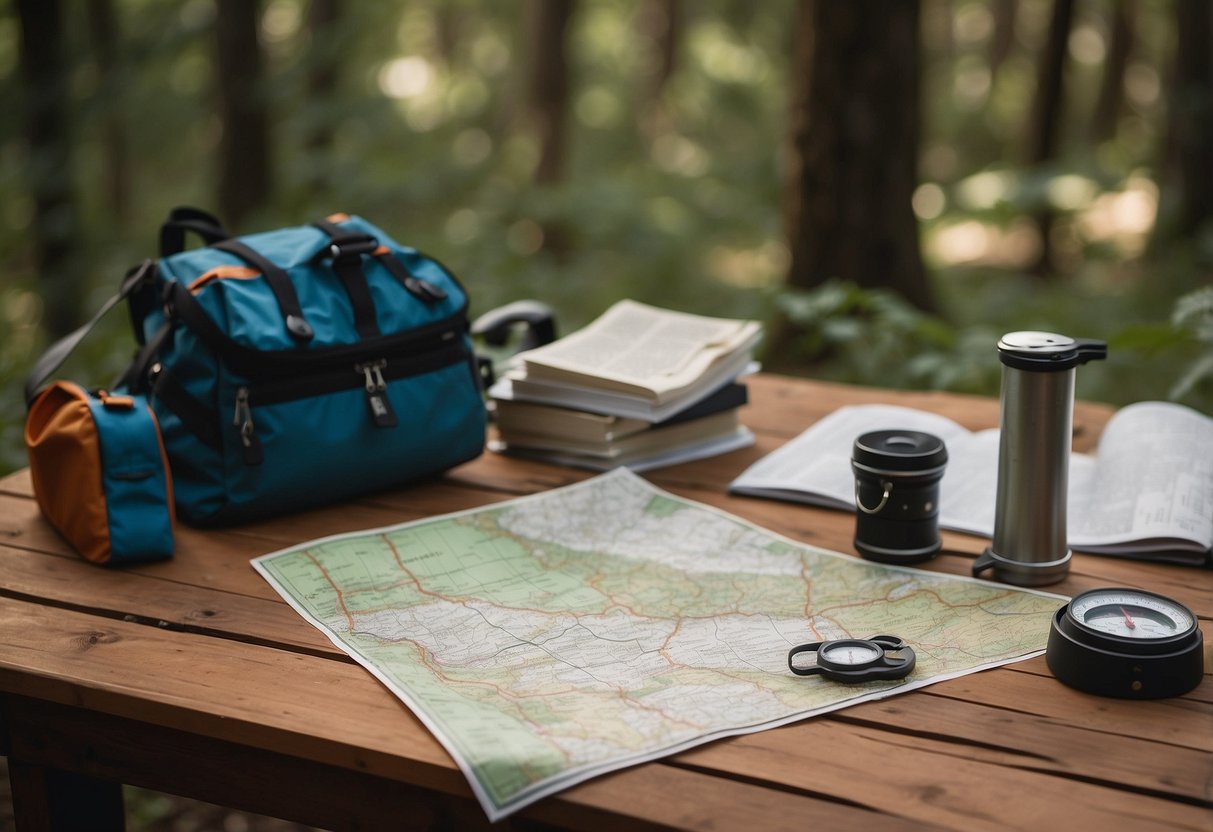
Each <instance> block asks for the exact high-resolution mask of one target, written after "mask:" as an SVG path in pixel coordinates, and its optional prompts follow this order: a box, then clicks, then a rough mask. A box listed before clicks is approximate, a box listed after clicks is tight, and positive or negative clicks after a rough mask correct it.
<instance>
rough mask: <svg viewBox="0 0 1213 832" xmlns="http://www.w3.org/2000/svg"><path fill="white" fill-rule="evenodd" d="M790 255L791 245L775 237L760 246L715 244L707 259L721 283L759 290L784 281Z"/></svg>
mask: <svg viewBox="0 0 1213 832" xmlns="http://www.w3.org/2000/svg"><path fill="white" fill-rule="evenodd" d="M789 257H790V255H789V254H788V249H787V246H785V245H784V244H783V243H782V242H779V241H775V240H772V241H770V242H768V243H765V244H764V245H761V246H758V247H756V248H730V247H728V246H714V247H713V248H712V249H711V251H709V252H708V253H707V256H706V257H705V258H704V259H705V263H706V266H707V269H708V272H709V274H710V275H711V276H712V277H713V278H715V279H716V280H718V281H720V282H721V283H724V284H727V285H729V286H736V287H739V288H743V289H759V288H765V287H768V286H775V285H778V284H779V283H780V281H782V280H783V276H784V274H785V273H786V272H787V270H788V260H789Z"/></svg>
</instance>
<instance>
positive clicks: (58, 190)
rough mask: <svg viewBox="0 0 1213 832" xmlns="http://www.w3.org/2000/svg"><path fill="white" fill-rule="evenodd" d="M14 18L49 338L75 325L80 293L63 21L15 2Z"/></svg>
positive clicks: (51, 9)
mask: <svg viewBox="0 0 1213 832" xmlns="http://www.w3.org/2000/svg"><path fill="white" fill-rule="evenodd" d="M17 14H18V16H19V17H20V24H21V52H20V63H21V72H22V78H23V80H24V84H25V96H24V98H25V107H24V109H25V121H26V124H25V135H26V140H27V141H28V143H29V157H28V158H29V161H28V164H27V165H26V166H25V176H26V177H27V180H26V181H27V182H28V188H29V192H30V193H31V194H32V195H33V198H34V214H33V220H32V222H31V226H30V238H31V240H30V243H31V247H32V249H33V266H34V272H35V274H36V275H37V276H38V281H39V286H40V290H41V291H40V294H41V296H42V303H43V317H42V328H43V330H44V331H45V332H46V333H47V334H48V335H49V336H51V337H52V338H55V337H59V336H61V335H65V334H66V333H68V332H70V331H71V330H73V329H75V328H76V327H77V326H79V324H80V320H79V318H80V302H79V301H80V297H81V295H82V294H83V291H82V289H83V281H82V280H81V278H80V274H79V273H78V272H77V271H76V270H75V269H74V268H73V264H72V253H73V240H74V239H75V238H76V236H77V234H78V219H77V215H76V203H75V198H74V196H73V194H72V153H71V143H70V138H69V137H70V136H71V130H69V129H68V119H67V89H68V68H67V62H66V61H65V59H64V53H63V42H62V37H63V31H64V29H63V15H62V7H61V5H60V0H17Z"/></svg>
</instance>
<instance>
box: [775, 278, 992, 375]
mask: <svg viewBox="0 0 1213 832" xmlns="http://www.w3.org/2000/svg"><path fill="white" fill-rule="evenodd" d="M777 303H778V306H779V308H780V310H781V311H782V312H783V313H784V314H785V315H786V316H787V318H788V320H789V321H790V322H791V323H793V324H794V325H795V326H796V327H797V329H798V330H800V331H801V332H802V333H803V334H802V335H800V336H799V338H798V339H797V341H796V342H794V343H793V345H792V348H793V350H795V352H796V355H795V356H794V357H795V358H796V359H797V360H798V361H800V362H804V363H806V364H807V365H809V366H810V367H811V368H812V373H813V375H815V376H818V377H823V378H831V379H836V380H841V381H851V382H856V383H859V384H871V385H878V386H892V387H910V388H927V389H935V390H955V391H963V392H971V393H988V392H990V390H991V389H994V390H996V389H997V383H998V360H997V358H996V357H995V355H994V352H993V350H992V349H991V348H990V345H991V344H992V343H995V342H996V341H997V335H996V334H994V333H993V332H992V331H991V330H989V329H988V328H986V327H963V328H961V327H954V326H951V325H949V324H948V323H946V322H945V321H943V320H942V319H940V318H937V317H935V316H933V315H928V314H926V313H924V312H922V311H920V310H919V309H917V308H915V307H914V306H911V305H910V304H909V303H907V302H906V301H905V300H903V299H902V298H901V297H900V296H899V295H897V294H895V293H893V292H889V291H887V290H884V289H863V288H861V287H859V286H857V285H855V284H854V283H851V282H846V281H838V280H833V281H829V282H827V283H825V284H824V285H822V286H820V287H819V288H816V289H813V290H810V291H789V292H784V293H782V294H780V295H779V296H778V300H777ZM991 338H992V339H993V340H991ZM783 358H784V357H782V356H781V360H782V359H783Z"/></svg>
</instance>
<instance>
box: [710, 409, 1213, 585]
mask: <svg viewBox="0 0 1213 832" xmlns="http://www.w3.org/2000/svg"><path fill="white" fill-rule="evenodd" d="M882 429H902V430H920V431H926V432H927V433H933V434H935V435H936V436H938V437H939V438H941V439H943V441H944V443H945V444H946V445H947V448H948V467H947V470H946V472H945V473H944V477H943V482H942V483H941V485H940V496H939V503H940V518H939V522H940V526H942V527H943V528H946V529H952V530H954V531H962V532H971V533H973V534H978V535H984V536H986V537H990V536H992V535H993V533H994V508H995V502H996V500H997V491H998V431H997V430H996V429H993V430H985V431H978V432H976V433H973V432H970V431H969V430H967V429H965V428H963V427H961V426H960V425H958V424H956V423H955V422H953V421H952V420H950V419H947V418H944V417H943V416H938V415H936V414H933V413H926V412H923V411H919V410H912V409H910V408H905V407H897V406H893V405H863V406H858V407H843V408H840V409H838V410H836V411H835V412H834V413H831V414H830V415H829V416H827V417H826V418H824V419H822V420H820V421H819V422H817V423H816V424H814V425H812V426H811V427H810V428H809V429H808V430H806V431H805V432H804V433H802V434H800V435H799V436H798V437H796V438H795V439H793V440H792V441H790V442H788V443H787V444H785V445H783V446H782V447H780V448H779V449H777V450H776V451H774V452H772V453H770V454H768V455H767V456H765V457H764V458H762V459H761V460H759V461H758V462H756V463H754V464H753V465H751V466H750V467H749V468H748V469H747V470H746V471H745V472H743V473H742V474H741V476H739V477H737V479H735V480H733V482H732V484H731V485H730V486H729V490H730V491H731V492H733V493H735V494H747V495H751V496H756V497H773V498H776V499H786V500H795V501H799V502H805V503H814V504H817V505H824V506H830V507H835V508H846V509H850V510H852V511H853V510H854V509H855V477H854V474H853V473H852V472H851V447H852V444H853V443H854V441H855V437H857V436H859V435H860V434H862V433H867V432H868V431H872V430H882ZM1067 517H1068V519H1067V530H1068V537H1069V542H1070V546H1071V547H1072V548H1074V549H1078V550H1082V551H1087V552H1095V553H1099V554H1114V555H1122V556H1126V557H1137V558H1142V559H1145V560H1160V561H1171V562H1175V563H1186V564H1205V565H1213V552H1211V550H1213V418H1210V417H1208V416H1204V415H1202V414H1200V413H1198V412H1196V411H1195V410H1192V409H1190V408H1187V407H1183V406H1181V405H1176V404H1168V403H1165V402H1142V403H1139V404H1133V405H1129V406H1128V407H1125V408H1123V409H1121V410H1120V411H1118V412H1117V413H1116V414H1115V415H1114V416H1113V417H1112V419H1111V421H1109V422H1108V425H1107V427H1106V428H1105V429H1104V432H1103V435H1102V436H1101V437H1100V441H1099V447H1098V449H1097V452H1096V453H1095V454H1090V455H1088V454H1071V456H1070V498H1069V505H1068V509H1067Z"/></svg>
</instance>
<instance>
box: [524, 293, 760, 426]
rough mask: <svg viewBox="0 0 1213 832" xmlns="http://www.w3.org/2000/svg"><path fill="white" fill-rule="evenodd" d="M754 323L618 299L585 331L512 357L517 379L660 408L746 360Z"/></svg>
mask: <svg viewBox="0 0 1213 832" xmlns="http://www.w3.org/2000/svg"><path fill="white" fill-rule="evenodd" d="M761 334H762V328H761V326H760V325H759V324H758V323H757V322H756V321H744V320H734V319H730V318H709V317H705V316H703V315H689V314H686V313H684V312H673V311H670V310H668V309H658V308H657V307H654V306H647V305H645V304H643V303H637V302H636V301H633V300H621V301H619V302H618V303H616V304H614V305H613V306H612V307H611V308H610V309H608V310H607V311H606V312H604V313H603V314H602V315H601V316H599V317H598V318H597V319H596V320H595V321H593V322H592V323H591V324H589V325H588V326H586V327H584V328H583V329H580V330H578V331H577V332H574V333H572V334H571V335H567V336H565V337H564V338H561V339H559V340H558V341H553V342H552V343H551V344H547V345H546V346H542V347H539V348H537V349H533V350H529V351H527V352H524V353H522V354H520V355H519V356H518V358H519V359H520V360H521V362H522V366H523V371H524V374H525V375H524V378H525V380H526V381H529V382H537V383H546V384H549V385H574V386H577V387H586V388H590V389H592V390H601V391H604V392H613V393H620V394H623V395H627V396H637V397H640V398H642V399H645V400H647V401H650V402H652V403H653V404H654V405H660V404H663V403H665V402H667V401H669V400H671V399H675V398H678V397H679V396H680V395H683V394H686V393H687V392H688V391H690V390H691V389H695V388H699V389H712V388H715V387H718V386H720V383H721V382H722V381H723V380H724V378H720V377H719V375H720V374H719V373H718V372H716V371H717V370H718V369H719V368H720V367H721V366H724V365H739V366H737V368H736V369H731V370H730V371H729V372H728V373H727V374H726V376H725V378H730V377H733V376H736V375H737V373H738V372H739V371H740V369H741V368H744V366H745V364H746V363H747V362H748V361H749V354H750V351H752V349H753V348H754V346H755V344H757V343H758V339H759V338H760V337H761Z"/></svg>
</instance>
